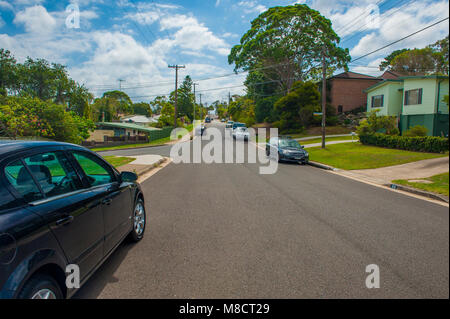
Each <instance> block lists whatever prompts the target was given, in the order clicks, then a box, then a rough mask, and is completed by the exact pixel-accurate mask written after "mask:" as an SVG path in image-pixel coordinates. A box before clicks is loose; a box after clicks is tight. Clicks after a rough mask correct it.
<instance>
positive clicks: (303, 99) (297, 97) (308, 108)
mask: <svg viewBox="0 0 450 319" xmlns="http://www.w3.org/2000/svg"><path fill="white" fill-rule="evenodd" d="M320 100H321V99H320V93H319V91H318V89H317V86H316V85H315V84H314V83H313V82H301V81H299V82H296V83H295V84H294V86H293V87H292V91H291V92H290V93H288V94H287V95H286V96H284V97H282V98H281V99H279V100H278V101H277V102H276V103H275V109H276V110H277V111H278V112H279V114H280V121H279V122H278V123H277V125H276V126H278V128H280V129H282V130H283V131H289V130H296V129H300V128H304V127H307V126H308V125H309V124H311V122H312V119H313V113H314V112H315V111H319V110H320Z"/></svg>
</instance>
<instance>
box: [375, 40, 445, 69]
mask: <svg viewBox="0 0 450 319" xmlns="http://www.w3.org/2000/svg"><path fill="white" fill-rule="evenodd" d="M448 48H449V37H448V36H447V37H445V38H444V39H442V40H439V41H437V42H436V43H434V44H431V45H428V46H427V47H425V48H421V49H420V48H416V49H403V50H397V51H394V52H392V53H391V54H390V55H389V56H387V57H386V58H385V59H384V61H383V62H382V63H381V64H380V70H381V71H383V70H386V69H388V70H392V71H395V72H399V73H401V74H406V75H418V74H447V75H448V74H449V49H448Z"/></svg>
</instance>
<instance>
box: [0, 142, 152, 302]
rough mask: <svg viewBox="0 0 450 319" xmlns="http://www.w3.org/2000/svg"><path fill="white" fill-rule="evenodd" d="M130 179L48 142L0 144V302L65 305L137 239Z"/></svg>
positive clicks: (141, 220) (137, 192)
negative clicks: (73, 282)
mask: <svg viewBox="0 0 450 319" xmlns="http://www.w3.org/2000/svg"><path fill="white" fill-rule="evenodd" d="M145 225H146V213H145V204H144V197H143V194H142V191H141V188H140V186H139V184H138V183H137V176H136V174H134V173H128V172H124V173H121V174H120V173H119V172H118V171H117V170H116V169H115V168H114V167H113V166H111V165H110V164H109V163H108V162H106V161H105V160H103V159H102V158H101V157H99V156H98V155H97V154H95V153H93V152H91V151H89V150H87V149H85V148H83V147H80V146H77V145H71V144H65V143H56V142H0V298H25V299H30V298H32V299H59V298H70V297H71V296H72V295H73V294H74V293H75V292H76V289H73V288H71V289H69V288H67V286H66V284H65V281H66V267H67V266H68V265H77V266H78V267H79V269H80V284H81V285H83V284H84V283H85V282H86V281H87V280H88V278H89V277H90V276H91V275H92V274H93V273H94V272H95V270H96V269H97V268H98V267H99V266H100V265H101V264H102V263H103V261H105V259H106V258H107V257H108V256H109V255H110V254H111V253H112V252H113V251H114V250H115V249H116V248H117V247H118V246H119V244H120V243H121V242H122V241H123V240H124V239H125V238H127V237H128V238H129V239H130V240H132V241H134V242H138V241H140V240H141V239H142V238H143V236H144V231H145Z"/></svg>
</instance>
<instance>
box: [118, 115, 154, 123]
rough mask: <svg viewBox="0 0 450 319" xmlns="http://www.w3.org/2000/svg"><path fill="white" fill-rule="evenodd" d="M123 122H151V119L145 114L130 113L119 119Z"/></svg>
mask: <svg viewBox="0 0 450 319" xmlns="http://www.w3.org/2000/svg"><path fill="white" fill-rule="evenodd" d="M121 121H124V122H136V123H151V122H152V119H151V118H149V117H147V116H145V115H132V116H126V117H124V118H122V119H121Z"/></svg>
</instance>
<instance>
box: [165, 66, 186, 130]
mask: <svg viewBox="0 0 450 319" xmlns="http://www.w3.org/2000/svg"><path fill="white" fill-rule="evenodd" d="M184 68H186V66H184V65H178V64H177V65H169V69H175V112H174V127H175V128H176V127H177V107H178V70H179V69H184Z"/></svg>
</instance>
